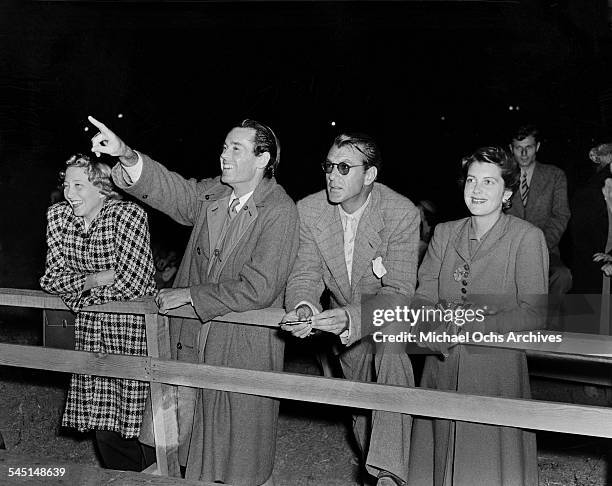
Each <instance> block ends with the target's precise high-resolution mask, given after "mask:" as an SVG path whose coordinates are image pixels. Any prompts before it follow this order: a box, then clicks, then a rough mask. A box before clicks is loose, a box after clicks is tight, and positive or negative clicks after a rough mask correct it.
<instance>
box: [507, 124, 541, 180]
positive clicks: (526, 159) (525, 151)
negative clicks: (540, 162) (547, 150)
mask: <svg viewBox="0 0 612 486" xmlns="http://www.w3.org/2000/svg"><path fill="white" fill-rule="evenodd" d="M539 137H540V132H539V131H538V129H537V128H536V127H535V126H534V125H523V126H521V127H519V129H518V130H517V131H516V132H515V133H514V134H513V136H512V142H511V143H510V150H511V151H512V155H514V159H515V160H516V162H517V164H518V165H519V167H520V168H522V169H526V168H527V167H529V166H531V165H532V164H533V163H535V161H536V154H537V152H538V150H539V149H540V138H539Z"/></svg>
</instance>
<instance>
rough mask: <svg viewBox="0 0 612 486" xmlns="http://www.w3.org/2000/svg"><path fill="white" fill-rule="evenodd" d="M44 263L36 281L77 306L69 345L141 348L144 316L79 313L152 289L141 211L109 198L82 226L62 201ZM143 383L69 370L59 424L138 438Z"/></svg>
mask: <svg viewBox="0 0 612 486" xmlns="http://www.w3.org/2000/svg"><path fill="white" fill-rule="evenodd" d="M47 219H48V225H47V245H48V250H47V262H46V270H45V274H44V275H43V277H42V278H41V279H40V285H41V287H42V288H43V289H44V290H46V291H47V292H50V293H52V294H59V295H60V296H61V297H62V300H63V301H64V303H65V304H66V305H67V306H68V307H69V308H70V309H72V310H73V311H74V312H76V313H77V316H76V323H75V349H76V350H78V351H93V352H99V353H108V354H129V355H136V356H144V355H146V354H147V346H146V338H145V326H144V319H143V317H142V316H134V315H127V314H104V313H93V312H81V308H83V307H85V306H88V305H93V304H103V303H105V302H110V301H121V300H129V299H133V298H136V297H142V296H143V295H148V294H153V293H154V291H155V283H154V280H153V275H154V266H153V257H152V255H151V249H150V244H149V230H148V225H147V216H146V213H145V212H144V210H143V209H141V208H140V207H139V206H137V205H136V204H134V203H131V202H125V201H117V200H107V201H106V202H105V203H104V206H103V207H102V209H101V211H100V213H99V214H98V216H97V217H96V219H95V220H94V221H93V222H92V224H91V226H90V228H89V230H88V231H87V232H86V231H85V225H84V223H83V220H82V218H78V217H76V216H75V215H74V214H73V212H72V209H71V208H70V206H69V205H68V203H66V202H62V203H58V204H55V205H53V206H51V207H50V208H49V210H48V212H47ZM110 269H114V270H115V282H114V283H113V284H112V285H104V286H100V287H94V288H92V289H90V290H87V291H85V292H84V291H83V286H84V284H85V279H86V277H87V275H89V274H91V273H95V272H99V271H102V270H110ZM147 386H148V384H147V383H145V382H140V381H135V380H123V379H117V378H105V377H100V376H89V375H73V376H72V381H71V384H70V390H69V392H68V399H67V402H66V410H65V412H64V417H63V420H62V425H64V426H66V427H74V428H76V429H78V430H80V431H85V430H92V429H94V430H111V431H115V432H119V433H120V434H121V435H122V436H123V437H126V438H129V437H137V436H138V434H139V432H140V424H141V422H142V414H143V411H144V405H145V400H146V396H147V391H148V388H147Z"/></svg>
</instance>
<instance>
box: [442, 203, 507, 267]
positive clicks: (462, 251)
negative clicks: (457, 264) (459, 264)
mask: <svg viewBox="0 0 612 486" xmlns="http://www.w3.org/2000/svg"><path fill="white" fill-rule="evenodd" d="M470 224H471V219H470V218H467V219H466V220H465V223H464V224H463V226H462V227H461V228H460V229H459V232H458V234H457V237H456V238H455V241H454V243H453V246H454V247H455V250H456V251H457V253H458V254H459V256H460V257H461V258H463V260H465V261H466V262H470V263H474V262H476V261H478V260H480V259H481V258H484V257H485V256H487V255H488V254H489V253H490V252H491V251H492V250H493V249H494V248H495V247H496V244H497V242H498V241H499V240H500V238H502V237H503V236H504V234H505V233H506V231H507V229H508V216H507V215H506V214H504V213H502V214H501V215H500V217H499V219H498V220H497V221H496V223H495V224H494V225H493V227H492V228H491V229H490V230H489V232H488V233H487V234H486V235H485V237H484V239H483V240H482V243H481V244H480V246H479V247H478V249H477V250H476V253H475V254H474V255H473V256H472V257H470V239H469V227H470Z"/></svg>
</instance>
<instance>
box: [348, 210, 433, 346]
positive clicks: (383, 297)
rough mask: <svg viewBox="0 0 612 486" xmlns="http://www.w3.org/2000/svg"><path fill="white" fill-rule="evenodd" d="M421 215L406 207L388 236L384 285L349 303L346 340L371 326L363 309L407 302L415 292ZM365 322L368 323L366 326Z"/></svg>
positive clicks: (355, 338) (355, 339) (357, 335)
mask: <svg viewBox="0 0 612 486" xmlns="http://www.w3.org/2000/svg"><path fill="white" fill-rule="evenodd" d="M420 221H421V219H420V215H419V212H418V211H417V210H416V209H413V210H411V211H407V212H406V214H405V215H404V216H403V217H402V218H401V219H400V220H399V223H398V224H397V225H396V227H395V228H394V229H393V231H392V233H391V235H390V236H389V242H388V246H387V256H386V258H385V262H384V265H385V269H386V270H387V273H386V274H385V275H384V276H383V277H382V279H381V280H382V287H380V289H379V290H378V291H377V292H376V294H375V295H373V296H372V297H370V298H369V299H370V301H368V302H366V301H359V302H353V303H351V304H349V305H348V306H346V310H347V312H348V313H349V316H350V321H351V328H350V333H349V335H348V339H347V340H346V342H344V341H343V342H344V344H346V345H351V344H353V343H354V342H356V341H358V340H359V339H361V338H362V337H363V334H364V332H367V328H368V327H369V328H370V329H372V327H370V326H369V325H368V324H369V323H367V322H365V323H364V322H363V321H362V315H361V309H362V308H363V307H364V306H367V308H379V309H382V308H389V307H394V306H395V305H397V302H398V301H400V302H408V301H409V300H410V299H411V298H412V297H413V296H414V292H415V287H416V280H417V265H418V245H419V226H420ZM364 324H365V326H364Z"/></svg>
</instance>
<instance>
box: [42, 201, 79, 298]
mask: <svg viewBox="0 0 612 486" xmlns="http://www.w3.org/2000/svg"><path fill="white" fill-rule="evenodd" d="M65 224H66V218H65V212H64V211H62V207H61V206H60V205H54V206H51V207H50V208H49V210H48V211H47V257H46V263H45V273H44V275H43V276H42V277H41V278H40V286H41V288H42V289H43V290H44V291H46V292H49V293H51V294H59V295H61V296H62V299H63V300H64V302H65V303H66V305H67V306H68V307H71V308H72V306H73V305H74V303H75V302H76V301H77V300H78V298H79V297H80V295H81V292H82V291H83V287H84V286H85V279H86V278H87V274H85V273H81V272H77V271H75V270H73V269H71V268H69V267H68V265H67V264H66V260H65V259H64V254H63V252H62V246H63V245H62V243H63V238H64V232H63V230H62V228H63V227H64V225H65Z"/></svg>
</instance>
